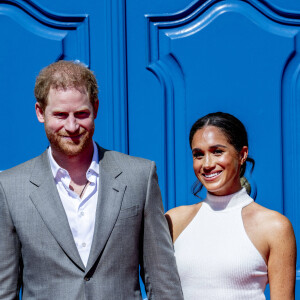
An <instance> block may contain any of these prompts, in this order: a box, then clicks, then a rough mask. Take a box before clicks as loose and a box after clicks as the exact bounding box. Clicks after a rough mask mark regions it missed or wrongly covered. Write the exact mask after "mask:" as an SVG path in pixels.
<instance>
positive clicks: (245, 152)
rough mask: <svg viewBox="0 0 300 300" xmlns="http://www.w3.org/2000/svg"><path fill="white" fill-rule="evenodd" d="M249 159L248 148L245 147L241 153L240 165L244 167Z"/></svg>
mask: <svg viewBox="0 0 300 300" xmlns="http://www.w3.org/2000/svg"><path fill="white" fill-rule="evenodd" d="M247 157H248V147H247V146H243V148H242V150H241V151H240V164H241V165H243V164H244V163H245V161H246V159H247Z"/></svg>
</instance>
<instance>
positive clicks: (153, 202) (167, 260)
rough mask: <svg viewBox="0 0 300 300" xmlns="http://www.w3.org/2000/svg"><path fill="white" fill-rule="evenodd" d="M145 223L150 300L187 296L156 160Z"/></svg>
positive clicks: (178, 299)
mask: <svg viewBox="0 0 300 300" xmlns="http://www.w3.org/2000/svg"><path fill="white" fill-rule="evenodd" d="M143 224H144V226H143V236H142V239H143V240H142V244H143V245H142V249H143V253H142V262H141V276H142V278H143V280H144V283H145V288H146V292H147V297H148V299H156V300H160V299H164V300H168V299H170V300H171V299H172V300H175V299H176V300H181V299H183V296H182V290H181V284H180V280H179V275H178V271H177V266H176V262H175V257H174V250H173V244H172V240H171V237H170V233H169V229H168V225H167V222H166V219H165V216H164V211H163V205H162V199H161V193H160V189H159V186H158V180H157V174H156V167H155V164H154V162H152V164H151V168H150V174H149V179H148V186H147V195H146V202H145V207H144V223H143Z"/></svg>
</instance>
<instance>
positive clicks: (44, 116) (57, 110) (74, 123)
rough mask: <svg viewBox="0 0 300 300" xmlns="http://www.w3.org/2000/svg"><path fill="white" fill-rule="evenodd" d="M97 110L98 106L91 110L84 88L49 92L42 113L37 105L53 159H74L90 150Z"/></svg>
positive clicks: (96, 104) (39, 118) (51, 90)
mask: <svg viewBox="0 0 300 300" xmlns="http://www.w3.org/2000/svg"><path fill="white" fill-rule="evenodd" d="M97 110H98V102H97V103H95V105H94V107H93V105H92V104H91V102H90V100H89V97H88V94H87V92H86V91H85V89H84V88H81V89H75V88H67V89H53V88H51V89H50V91H49V94H48V101H47V106H46V108H45V110H44V111H42V109H41V108H40V106H39V104H38V103H36V114H37V117H38V120H39V121H40V122H41V123H44V126H45V131H46V135H47V138H48V140H49V142H50V145H51V148H52V151H53V154H54V155H55V154H57V155H64V156H68V157H73V156H77V155H79V154H81V153H84V151H85V150H88V149H91V147H93V142H92V137H93V134H94V126H95V125H94V119H95V118H96V116H97Z"/></svg>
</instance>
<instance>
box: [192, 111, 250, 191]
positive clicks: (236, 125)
mask: <svg viewBox="0 0 300 300" xmlns="http://www.w3.org/2000/svg"><path fill="white" fill-rule="evenodd" d="M206 126H215V127H217V128H218V129H220V130H221V131H222V132H223V133H224V135H225V136H226V138H227V140H228V142H229V143H230V144H231V145H232V146H233V147H234V148H235V150H236V151H237V152H240V151H241V150H242V148H243V147H244V146H247V147H248V134H247V131H246V128H245V126H244V125H243V123H242V122H241V121H240V120H239V119H237V118H236V117H234V116H233V115H231V114H228V113H223V112H215V113H210V114H208V115H206V116H204V117H202V118H200V119H199V120H197V121H196V122H195V123H194V124H193V126H192V128H191V130H190V136H189V142H190V147H192V141H193V138H194V135H195V133H196V132H197V131H198V130H199V129H202V128H203V127H206ZM247 161H248V162H249V163H251V164H252V167H251V172H252V171H253V169H254V165H255V161H254V159H252V158H250V157H247V160H246V161H245V162H244V163H243V165H242V166H241V170H240V177H243V175H244V174H245V171H246V166H247V164H246V162H247ZM202 187H203V186H202V184H201V183H200V182H199V181H197V182H196V183H195V184H194V186H193V188H192V190H193V194H194V195H197V194H198V193H199V192H200V190H201V189H202Z"/></svg>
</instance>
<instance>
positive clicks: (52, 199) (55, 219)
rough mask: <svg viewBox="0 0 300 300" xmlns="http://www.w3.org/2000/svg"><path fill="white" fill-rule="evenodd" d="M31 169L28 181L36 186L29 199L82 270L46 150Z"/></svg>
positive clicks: (82, 266) (62, 246) (59, 242)
mask: <svg viewBox="0 0 300 300" xmlns="http://www.w3.org/2000/svg"><path fill="white" fill-rule="evenodd" d="M33 170H34V171H33V173H32V176H31V179H30V181H31V183H32V184H34V185H36V186H37V187H38V188H37V189H36V190H35V191H34V192H33V193H31V195H30V199H31V201H32V202H33V204H34V205H35V207H36V209H37V211H38V212H39V214H40V215H41V217H42V219H43V221H44V222H45V224H46V226H47V227H48V229H49V231H50V232H51V233H52V235H53V236H54V238H55V239H56V241H57V242H58V244H59V245H60V247H61V248H62V249H63V250H64V252H65V253H66V254H67V256H69V257H70V259H71V260H72V261H73V262H74V263H75V264H76V265H77V266H78V267H79V268H81V269H82V270H83V271H84V269H85V267H84V265H83V263H82V260H81V258H80V255H79V253H78V250H77V248H76V245H75V242H74V239H73V235H72V232H71V229H70V226H69V222H68V219H67V215H66V213H65V210H64V207H63V205H62V202H61V200H60V197H59V194H58V191H57V188H56V185H55V182H54V180H53V176H52V172H51V168H50V164H49V160H48V154H47V151H45V152H44V153H43V154H42V155H41V156H39V157H38V158H37V160H36V163H35V166H34V169H33Z"/></svg>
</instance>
